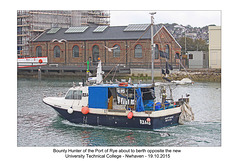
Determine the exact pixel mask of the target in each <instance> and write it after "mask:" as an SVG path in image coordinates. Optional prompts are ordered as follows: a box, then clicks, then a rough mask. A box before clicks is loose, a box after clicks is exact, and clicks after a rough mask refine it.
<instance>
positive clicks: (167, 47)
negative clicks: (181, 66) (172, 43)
mask: <svg viewBox="0 0 240 161" xmlns="http://www.w3.org/2000/svg"><path fill="white" fill-rule="evenodd" d="M169 53H170V50H169V45H168V44H167V45H166V49H165V54H166V55H165V56H166V58H168V59H169Z"/></svg>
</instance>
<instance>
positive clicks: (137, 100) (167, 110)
mask: <svg viewBox="0 0 240 161" xmlns="http://www.w3.org/2000/svg"><path fill="white" fill-rule="evenodd" d="M152 26H153V22H152ZM153 47H154V45H153V41H152V52H153V54H152V57H154V50H153ZM103 73H104V72H103V71H102V66H101V60H99V62H98V66H97V76H96V77H90V78H88V80H87V81H86V82H84V81H83V82H80V83H79V85H78V86H76V85H75V84H74V85H73V87H71V88H70V89H69V90H68V92H67V93H66V95H65V96H64V97H45V98H43V102H44V103H45V104H47V105H49V106H51V107H52V108H53V109H54V110H56V111H57V113H58V114H59V115H60V116H61V117H63V118H64V119H66V120H68V121H69V122H72V123H75V124H86V125H92V126H108V127H120V128H128V129H132V128H136V129H151V130H155V129H160V128H163V127H167V126H173V125H178V124H182V123H183V122H184V121H191V120H193V118H194V115H193V113H192V110H191V107H190V106H189V97H188V96H189V95H187V97H185V98H184V97H183V96H182V97H181V98H179V99H178V100H176V101H174V99H173V97H172V90H171V88H170V86H169V83H168V84H166V83H154V76H153V75H154V74H153V64H152V83H150V84H142V83H140V82H139V83H136V84H133V83H132V82H131V80H129V81H120V82H116V83H113V82H110V83H108V84H106V83H103ZM168 87H169V88H168ZM158 89H159V90H158ZM167 89H169V92H167ZM156 92H159V95H158V97H159V98H157V97H156Z"/></svg>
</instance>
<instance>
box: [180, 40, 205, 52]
mask: <svg viewBox="0 0 240 161" xmlns="http://www.w3.org/2000/svg"><path fill="white" fill-rule="evenodd" d="M177 41H178V43H179V44H180V45H181V46H182V53H184V52H185V37H181V38H179V39H178V40H177ZM186 48H187V51H208V44H207V42H206V41H205V40H203V39H196V40H194V39H191V38H188V37H187V38H186Z"/></svg>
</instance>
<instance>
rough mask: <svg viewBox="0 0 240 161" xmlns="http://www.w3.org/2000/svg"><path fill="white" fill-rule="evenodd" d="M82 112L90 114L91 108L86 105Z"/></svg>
mask: <svg viewBox="0 0 240 161" xmlns="http://www.w3.org/2000/svg"><path fill="white" fill-rule="evenodd" d="M81 111H82V113H83V114H84V115H86V114H88V113H89V108H88V107H87V106H84V107H82V110H81Z"/></svg>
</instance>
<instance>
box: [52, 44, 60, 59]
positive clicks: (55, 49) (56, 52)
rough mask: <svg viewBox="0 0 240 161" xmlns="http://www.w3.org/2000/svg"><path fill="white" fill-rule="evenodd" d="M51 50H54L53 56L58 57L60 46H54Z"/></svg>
mask: <svg viewBox="0 0 240 161" xmlns="http://www.w3.org/2000/svg"><path fill="white" fill-rule="evenodd" d="M53 50H54V58H60V47H59V46H55V47H54V49H53Z"/></svg>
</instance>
